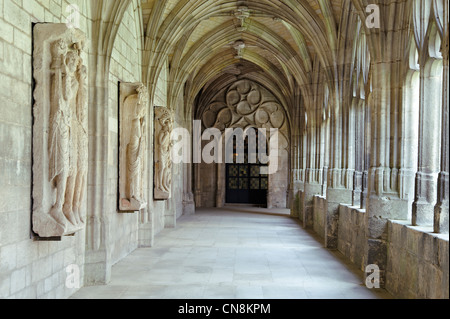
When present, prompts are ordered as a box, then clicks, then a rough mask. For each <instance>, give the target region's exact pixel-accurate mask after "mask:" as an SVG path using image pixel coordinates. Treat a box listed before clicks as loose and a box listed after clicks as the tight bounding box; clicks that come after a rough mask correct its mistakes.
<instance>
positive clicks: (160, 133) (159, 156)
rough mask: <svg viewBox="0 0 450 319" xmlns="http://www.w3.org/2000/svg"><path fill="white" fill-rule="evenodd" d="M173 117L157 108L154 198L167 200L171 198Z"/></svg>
mask: <svg viewBox="0 0 450 319" xmlns="http://www.w3.org/2000/svg"><path fill="white" fill-rule="evenodd" d="M172 129H173V115H172V112H171V111H170V110H168V109H167V108H164V107H156V108H155V176H154V179H155V180H154V184H155V189H154V198H155V199H156V200H166V199H169V198H170V196H171V187H172V161H171V157H170V153H171V151H172V142H171V139H170V135H171V133H172Z"/></svg>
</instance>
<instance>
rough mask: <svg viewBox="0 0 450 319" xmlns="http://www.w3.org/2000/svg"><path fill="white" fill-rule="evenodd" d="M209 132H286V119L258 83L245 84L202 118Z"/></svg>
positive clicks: (234, 87)
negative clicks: (226, 129)
mask: <svg viewBox="0 0 450 319" xmlns="http://www.w3.org/2000/svg"><path fill="white" fill-rule="evenodd" d="M202 120H203V121H202V122H203V124H204V126H205V127H206V128H211V127H214V128H217V129H219V130H221V131H223V130H224V129H225V128H232V127H241V128H243V129H246V128H248V127H258V128H266V129H270V128H276V129H280V131H281V132H282V134H283V133H284V132H285V131H286V127H287V126H286V116H285V112H284V110H283V108H282V107H281V105H280V104H279V103H278V102H276V101H275V100H274V99H273V98H270V95H269V94H267V93H266V92H264V90H263V89H262V88H261V87H260V86H259V85H257V84H256V83H254V82H251V81H248V80H241V81H238V82H236V83H235V84H233V85H232V86H230V88H229V89H228V90H227V91H226V92H225V101H223V98H219V99H218V100H216V101H215V102H213V103H211V105H210V106H208V107H207V108H206V109H205V111H204V112H203V115H202Z"/></svg>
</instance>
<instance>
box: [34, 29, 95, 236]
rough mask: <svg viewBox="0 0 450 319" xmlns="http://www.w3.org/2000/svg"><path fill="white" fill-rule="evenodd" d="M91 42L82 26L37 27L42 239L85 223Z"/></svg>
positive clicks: (38, 227) (37, 178) (37, 225)
mask: <svg viewBox="0 0 450 319" xmlns="http://www.w3.org/2000/svg"><path fill="white" fill-rule="evenodd" d="M85 42H86V39H85V36H84V34H83V33H82V32H81V31H80V30H77V29H68V28H67V26H65V25H37V26H36V27H35V51H34V60H35V67H34V77H35V80H36V90H35V92H34V96H35V101H36V103H35V106H34V116H35V124H34V127H33V130H34V141H33V144H34V147H33V156H34V163H35V165H34V166H33V174H34V188H33V199H34V207H33V229H34V231H35V232H36V233H37V234H38V235H39V236H41V237H61V236H64V235H68V234H72V233H75V232H77V231H79V230H81V229H83V228H84V226H85V217H84V213H85V210H84V209H83V200H84V197H85V196H84V195H85V191H86V179H87V170H88V140H89V137H88V118H87V112H88V109H87V108H88V90H87V68H86V65H85V64H84V61H83V58H82V54H83V47H84V43H85ZM36 163H39V164H36Z"/></svg>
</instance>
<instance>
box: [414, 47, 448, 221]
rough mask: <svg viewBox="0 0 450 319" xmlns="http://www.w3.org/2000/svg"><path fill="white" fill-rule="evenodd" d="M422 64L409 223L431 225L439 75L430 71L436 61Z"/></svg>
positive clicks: (436, 167)
mask: <svg viewBox="0 0 450 319" xmlns="http://www.w3.org/2000/svg"><path fill="white" fill-rule="evenodd" d="M422 53H425V52H422ZM422 61H424V63H423V65H421V68H422V71H421V74H420V113H419V149H418V151H419V152H418V154H419V163H418V172H417V174H416V193H415V200H414V204H413V213H412V224H413V225H420V226H432V225H433V221H434V206H435V205H436V200H437V179H438V175H439V169H440V160H441V156H440V152H441V146H440V140H441V128H440V126H441V112H442V73H441V71H437V70H436V71H437V72H435V71H434V70H432V69H434V64H436V62H437V60H436V59H433V58H431V59H429V60H428V59H427V60H425V59H423V60H422ZM425 61H426V62H425Z"/></svg>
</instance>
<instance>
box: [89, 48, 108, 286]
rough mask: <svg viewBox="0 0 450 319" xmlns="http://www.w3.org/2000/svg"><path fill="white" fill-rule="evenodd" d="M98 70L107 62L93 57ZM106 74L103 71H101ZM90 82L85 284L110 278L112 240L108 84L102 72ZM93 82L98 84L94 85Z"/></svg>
mask: <svg viewBox="0 0 450 319" xmlns="http://www.w3.org/2000/svg"><path fill="white" fill-rule="evenodd" d="M91 58H92V60H94V61H95V62H94V63H93V64H90V65H97V69H98V70H104V68H103V67H102V65H104V63H105V61H104V60H103V58H101V57H97V56H91ZM102 72H103V71H102ZM93 73H95V74H96V75H94V76H95V79H91V80H90V81H89V82H90V85H89V87H90V90H91V91H90V92H91V94H90V103H89V126H90V127H92V128H93V129H92V130H89V131H90V132H92V134H90V136H89V144H90V146H91V147H92V149H94V150H95V152H89V172H90V173H89V174H88V216H87V226H86V229H87V232H86V256H85V285H86V286H90V285H98V284H107V283H108V282H109V281H110V279H111V267H112V262H111V256H110V252H109V251H108V249H107V243H108V240H109V236H110V233H109V226H108V223H109V219H108V218H107V216H106V215H107V207H108V204H107V203H106V199H107V198H108V194H107V190H108V187H107V185H108V178H107V177H108V176H107V164H108V134H107V132H108V127H107V126H108V124H107V123H108V120H107V119H108V108H107V107H104V106H105V105H107V104H108V83H107V80H106V79H102V78H101V77H102V73H100V72H93ZM92 83H96V84H95V85H92Z"/></svg>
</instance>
